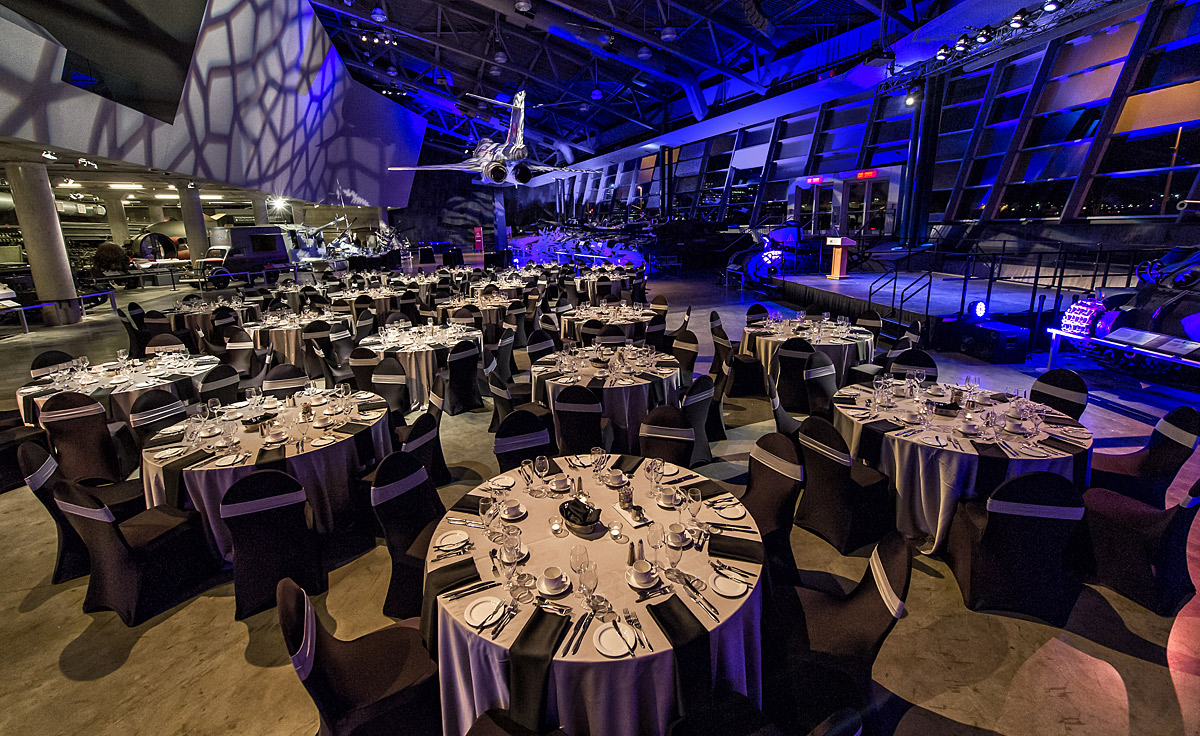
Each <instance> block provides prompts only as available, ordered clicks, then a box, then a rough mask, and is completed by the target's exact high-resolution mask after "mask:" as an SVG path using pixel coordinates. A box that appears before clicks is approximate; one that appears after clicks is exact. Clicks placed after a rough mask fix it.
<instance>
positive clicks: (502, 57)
mask: <svg viewBox="0 0 1200 736" xmlns="http://www.w3.org/2000/svg"><path fill="white" fill-rule="evenodd" d="M492 58H493V59H494V60H495V61H496V63H497V64H506V63H508V54H506V53H504V52H503V51H497V52H496V54H495V55H494V56H493V57H492Z"/></svg>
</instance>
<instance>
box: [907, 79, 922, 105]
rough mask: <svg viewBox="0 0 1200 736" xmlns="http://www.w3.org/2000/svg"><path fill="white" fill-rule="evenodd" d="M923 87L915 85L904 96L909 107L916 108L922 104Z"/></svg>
mask: <svg viewBox="0 0 1200 736" xmlns="http://www.w3.org/2000/svg"><path fill="white" fill-rule="evenodd" d="M922 91H923V90H922V89H921V85H920V84H914V85H912V86H911V87H909V88H908V93H907V94H905V95H904V104H905V105H907V106H908V107H916V106H917V105H918V104H920V102H921V93H922Z"/></svg>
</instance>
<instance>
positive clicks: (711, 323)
mask: <svg viewBox="0 0 1200 736" xmlns="http://www.w3.org/2000/svg"><path fill="white" fill-rule="evenodd" d="M720 326H721V318H720V317H717V318H716V319H712V320H709V321H708V328H709V329H710V330H711V329H712V328H714V327H720Z"/></svg>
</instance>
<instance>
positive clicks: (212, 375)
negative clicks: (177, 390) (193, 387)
mask: <svg viewBox="0 0 1200 736" xmlns="http://www.w3.org/2000/svg"><path fill="white" fill-rule="evenodd" d="M240 381H241V379H240V378H239V377H238V372H237V369H235V368H234V367H233V366H230V365H218V366H214V367H213V369H212V370H210V371H209V372H208V373H205V374H204V378H203V379H201V381H200V387H199V388H198V389H197V393H198V395H199V401H200V403H201V404H206V403H208V400H209V399H216V400H217V401H220V402H221V404H223V405H229V404H232V403H234V402H235V401H237V397H238V384H239V383H240Z"/></svg>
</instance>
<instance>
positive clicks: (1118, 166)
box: [1100, 125, 1200, 173]
mask: <svg viewBox="0 0 1200 736" xmlns="http://www.w3.org/2000/svg"><path fill="white" fill-rule="evenodd" d="M1176 137H1178V139H1179V150H1178V152H1174V150H1173V149H1174V148H1175V139H1176ZM1173 153H1174V154H1175V155H1174V156H1172V154H1173ZM1198 163H1200V125H1195V126H1192V127H1190V128H1176V129H1175V130H1167V131H1163V132H1161V133H1156V134H1154V135H1134V134H1132V133H1131V134H1127V135H1122V136H1117V137H1115V138H1113V139H1112V140H1111V141H1109V144H1108V150H1106V151H1105V152H1104V160H1103V161H1101V162H1100V171H1101V172H1102V173H1107V172H1110V171H1138V170H1140V169H1161V168H1166V167H1168V166H1191V165H1192V164H1198Z"/></svg>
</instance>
